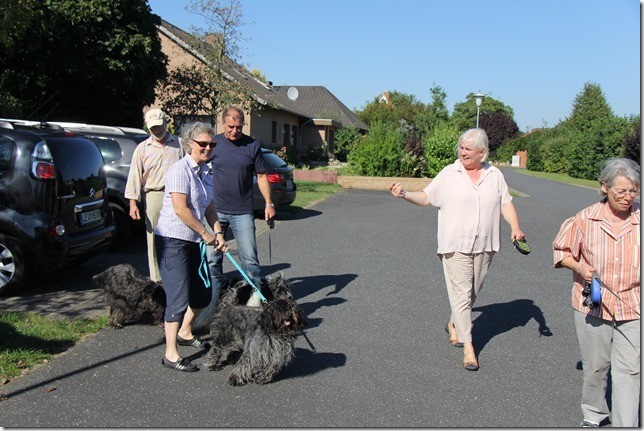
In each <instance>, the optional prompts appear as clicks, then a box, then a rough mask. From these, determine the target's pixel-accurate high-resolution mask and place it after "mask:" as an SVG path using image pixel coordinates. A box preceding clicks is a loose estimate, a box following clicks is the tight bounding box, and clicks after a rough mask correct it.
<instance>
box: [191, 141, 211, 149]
mask: <svg viewBox="0 0 644 431" xmlns="http://www.w3.org/2000/svg"><path fill="white" fill-rule="evenodd" d="M192 141H193V142H196V143H197V145H199V146H200V147H201V148H206V147H210V148H215V147H216V146H217V143H216V142H213V141H197V140H196V139H193V140H192Z"/></svg>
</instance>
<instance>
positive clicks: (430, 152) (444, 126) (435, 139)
mask: <svg viewBox="0 0 644 431" xmlns="http://www.w3.org/2000/svg"><path fill="white" fill-rule="evenodd" d="M458 136H459V131H458V129H457V128H456V127H455V126H452V125H450V124H448V123H444V122H441V123H439V124H437V125H436V126H435V127H434V130H433V131H432V132H431V133H430V134H429V136H427V137H426V138H425V143H424V149H425V159H426V160H427V168H426V169H427V170H426V174H427V176H429V177H430V178H433V177H435V176H436V175H437V174H438V173H439V172H440V171H441V169H443V168H444V167H445V166H447V165H449V164H450V163H452V162H454V159H455V158H456V154H455V153H454V148H455V146H456V143H457V141H458Z"/></svg>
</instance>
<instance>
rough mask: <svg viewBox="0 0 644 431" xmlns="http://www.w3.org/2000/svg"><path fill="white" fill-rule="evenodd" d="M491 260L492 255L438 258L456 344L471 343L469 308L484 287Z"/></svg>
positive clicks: (470, 310)
mask: <svg viewBox="0 0 644 431" xmlns="http://www.w3.org/2000/svg"><path fill="white" fill-rule="evenodd" d="M493 256H494V252H493V251H486V252H483V253H473V254H470V253H445V254H442V255H440V258H441V262H442V263H443V273H444V275H445V284H446V285H447V295H448V297H449V305H450V307H451V309H452V314H451V316H450V321H451V322H452V323H454V326H456V332H457V333H458V340H459V341H460V342H462V343H471V342H472V306H473V305H474V302H475V301H476V297H477V296H478V294H479V292H480V291H481V288H482V287H483V282H485V276H486V275H487V270H488V268H489V267H490V263H492V257H493Z"/></svg>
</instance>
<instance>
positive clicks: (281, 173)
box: [253, 148, 297, 216]
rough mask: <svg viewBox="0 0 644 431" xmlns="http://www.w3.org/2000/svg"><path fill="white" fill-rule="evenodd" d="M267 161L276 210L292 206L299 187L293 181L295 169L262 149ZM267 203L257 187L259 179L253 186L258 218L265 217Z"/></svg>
mask: <svg viewBox="0 0 644 431" xmlns="http://www.w3.org/2000/svg"><path fill="white" fill-rule="evenodd" d="M262 155H263V156H264V161H266V167H267V171H266V175H267V176H268V182H269V183H270V185H271V199H272V201H273V203H274V204H275V209H277V208H279V207H285V206H287V205H290V204H292V203H293V201H294V200H295V196H296V194H297V185H296V184H295V182H294V181H293V169H291V167H290V166H289V165H288V163H286V162H285V161H284V160H282V159H281V158H280V157H279V156H277V155H276V154H275V153H273V152H272V151H271V150H269V149H266V148H262ZM265 205H266V201H265V200H264V197H263V196H262V194H261V193H260V191H259V187H258V186H257V178H255V179H254V184H253V210H254V211H255V213H256V214H257V215H258V216H260V215H261V216H263V214H264V208H265Z"/></svg>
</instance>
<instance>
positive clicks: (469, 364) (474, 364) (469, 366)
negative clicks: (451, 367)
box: [463, 358, 479, 371]
mask: <svg viewBox="0 0 644 431" xmlns="http://www.w3.org/2000/svg"><path fill="white" fill-rule="evenodd" d="M463 367H465V369H466V370H467V371H476V370H478V369H479V361H478V360H477V359H475V360H473V361H466V360H465V358H463Z"/></svg>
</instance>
